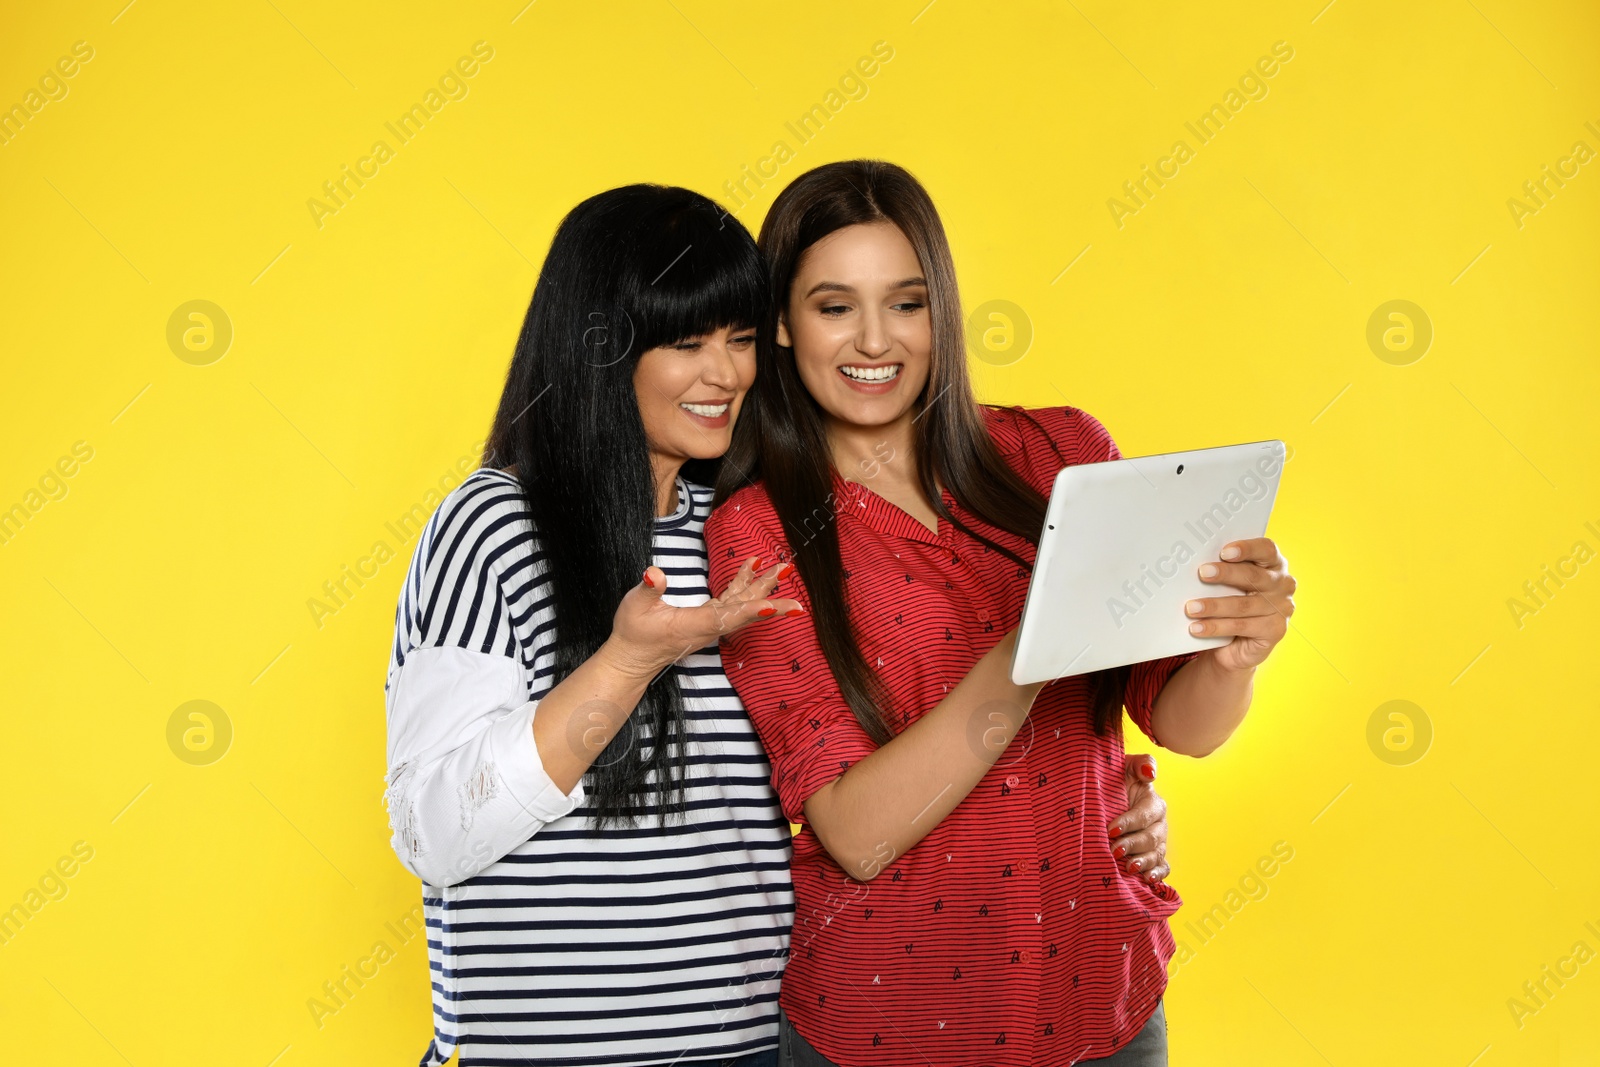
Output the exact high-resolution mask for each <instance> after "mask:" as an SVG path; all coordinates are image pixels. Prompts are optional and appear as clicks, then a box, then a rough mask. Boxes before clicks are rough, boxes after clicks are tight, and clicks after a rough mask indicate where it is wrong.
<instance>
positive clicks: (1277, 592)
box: [1185, 537, 1296, 671]
mask: <svg viewBox="0 0 1600 1067" xmlns="http://www.w3.org/2000/svg"><path fill="white" fill-rule="evenodd" d="M1235 551H1236V552H1237V555H1233V556H1230V555H1229V553H1230V552H1235ZM1200 580H1201V581H1203V582H1208V583H1211V584H1214V585H1226V586H1232V587H1233V588H1235V589H1239V590H1243V594H1242V595H1240V596H1215V597H1202V598H1199V599H1197V600H1191V601H1189V602H1188V604H1187V605H1185V610H1186V611H1187V613H1188V615H1189V618H1190V619H1191V620H1194V621H1192V622H1191V623H1190V624H1189V632H1190V633H1192V634H1194V635H1195V636H1196V637H1216V636H1231V637H1232V638H1233V640H1232V641H1230V642H1228V643H1227V644H1226V645H1220V646H1218V647H1217V648H1213V649H1211V650H1210V651H1211V653H1212V655H1214V656H1215V657H1216V659H1217V663H1218V665H1219V666H1222V667H1226V668H1228V669H1229V670H1235V671H1242V670H1248V669H1250V668H1252V667H1256V666H1258V665H1260V663H1261V661H1262V660H1264V659H1266V658H1267V656H1268V654H1270V653H1271V652H1272V649H1273V647H1274V646H1275V645H1277V643H1278V642H1279V641H1282V640H1283V635H1284V634H1286V633H1288V632H1289V616H1291V615H1293V614H1294V591H1295V584H1296V583H1295V580H1294V576H1293V575H1292V574H1290V573H1289V563H1288V561H1287V560H1285V559H1284V558H1283V553H1281V552H1279V551H1278V546H1277V544H1276V543H1274V542H1273V540H1272V538H1270V537H1253V538H1250V539H1248V540H1244V541H1230V542H1229V543H1228V544H1226V545H1223V546H1222V561H1221V562H1217V563H1205V564H1202V565H1201V567H1200ZM1197 627H1198V629H1197Z"/></svg>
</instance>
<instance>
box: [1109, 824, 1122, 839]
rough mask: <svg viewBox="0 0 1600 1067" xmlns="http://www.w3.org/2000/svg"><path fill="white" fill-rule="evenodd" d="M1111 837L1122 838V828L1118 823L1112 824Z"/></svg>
mask: <svg viewBox="0 0 1600 1067" xmlns="http://www.w3.org/2000/svg"><path fill="white" fill-rule="evenodd" d="M1111 836H1112V837H1121V836H1122V827H1120V826H1118V825H1117V824H1116V823H1112V824H1111Z"/></svg>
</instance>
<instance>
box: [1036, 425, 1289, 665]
mask: <svg viewBox="0 0 1600 1067" xmlns="http://www.w3.org/2000/svg"><path fill="white" fill-rule="evenodd" d="M1285 451H1286V450H1285V448H1284V444H1283V442H1282V441H1256V442H1253V443H1251V444H1243V445H1226V446H1223V447H1221V448H1202V449H1199V450H1197V451H1193V452H1169V453H1166V454H1164V455H1159V456H1142V457H1139V458H1137V459H1119V460H1112V461H1110V462H1108V463H1082V464H1078V465H1075V466H1071V467H1064V468H1062V470H1061V473H1060V474H1058V475H1056V481H1055V486H1054V488H1053V489H1052V490H1051V493H1050V506H1049V508H1048V510H1047V512H1046V514H1045V520H1044V530H1043V531H1041V532H1040V534H1039V552H1038V556H1037V557H1036V559H1035V562H1034V567H1033V580H1032V581H1031V582H1030V583H1029V585H1028V600H1027V603H1026V604H1025V605H1024V606H1023V609H1022V627H1021V629H1020V631H1019V632H1018V634H1017V650H1016V655H1015V656H1014V657H1013V659H1012V661H1011V680H1012V681H1013V682H1014V683H1016V684H1017V685H1026V684H1029V683H1031V682H1044V681H1049V680H1051V679H1054V678H1067V677H1071V676H1072V675H1076V674H1087V673H1089V672H1090V671H1098V670H1103V669H1105V668H1107V667H1120V666H1122V665H1124V664H1128V663H1142V662H1144V661H1145V660H1152V659H1162V658H1164V657H1166V656H1175V655H1178V654H1179V653H1183V652H1194V651H1197V650H1199V649H1205V648H1212V647H1214V646H1217V645H1225V644H1227V643H1228V642H1229V641H1230V640H1232V638H1231V637H1196V636H1194V635H1193V634H1191V633H1190V632H1189V623H1190V621H1191V620H1190V618H1189V617H1188V616H1187V615H1185V614H1184V610H1183V606H1184V604H1185V603H1186V602H1187V601H1189V600H1193V599H1195V598H1196V597H1207V596H1232V595H1234V594H1235V593H1237V592H1239V590H1235V589H1234V588H1233V587H1231V586H1220V585H1217V584H1216V583H1206V582H1202V581H1201V580H1200V574H1199V570H1200V565H1201V564H1202V563H1208V562H1216V561H1217V560H1219V559H1220V558H1221V557H1220V556H1219V555H1218V553H1219V552H1221V550H1222V546H1223V545H1225V544H1227V543H1228V542H1229V541H1238V540H1242V539H1245V538H1251V537H1262V536H1264V535H1265V534H1266V532H1267V517H1268V516H1269V515H1271V514H1272V502H1273V500H1274V499H1275V498H1276V497H1277V495H1278V479H1279V476H1280V475H1281V474H1282V472H1283V459H1284V454H1285Z"/></svg>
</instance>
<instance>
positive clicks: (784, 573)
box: [778, 563, 794, 578]
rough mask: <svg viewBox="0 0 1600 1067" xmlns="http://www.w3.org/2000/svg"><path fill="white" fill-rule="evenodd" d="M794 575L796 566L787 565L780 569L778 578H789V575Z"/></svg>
mask: <svg viewBox="0 0 1600 1067" xmlns="http://www.w3.org/2000/svg"><path fill="white" fill-rule="evenodd" d="M793 573H794V564H793V563H785V564H784V565H783V566H782V567H780V568H778V577H779V578H787V577H789V575H791V574H793Z"/></svg>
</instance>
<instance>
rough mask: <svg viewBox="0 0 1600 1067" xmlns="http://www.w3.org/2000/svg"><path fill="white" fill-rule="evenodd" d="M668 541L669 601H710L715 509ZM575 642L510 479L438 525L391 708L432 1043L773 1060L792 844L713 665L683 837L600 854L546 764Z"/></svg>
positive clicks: (393, 797)
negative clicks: (556, 672) (767, 1053)
mask: <svg viewBox="0 0 1600 1067" xmlns="http://www.w3.org/2000/svg"><path fill="white" fill-rule="evenodd" d="M679 500H680V506H679V508H678V510H677V512H676V513H675V514H674V515H672V516H669V517H666V518H662V519H658V520H657V522H656V532H655V551H654V562H655V564H656V565H657V566H658V567H660V568H661V569H662V570H663V571H664V572H666V574H667V576H668V589H667V592H666V594H665V597H664V599H665V600H666V602H667V603H669V604H673V605H675V606H684V607H687V606H692V605H695V604H699V603H702V602H704V601H705V600H706V599H708V597H709V595H710V594H709V590H708V588H707V566H706V556H705V542H704V540H703V539H702V536H701V530H702V529H703V527H704V524H705V520H706V517H707V515H708V514H709V512H710V503H711V493H710V491H709V490H707V489H705V488H703V487H700V486H694V485H690V484H689V483H687V482H683V481H681V480H680V482H679ZM555 622H556V621H555V618H554V613H553V608H552V604H551V598H550V590H549V583H548V578H547V576H546V573H545V569H544V560H543V557H542V555H541V554H540V553H539V551H538V546H537V540H536V538H535V536H534V534H533V531H532V530H531V528H530V525H529V520H528V515H527V511H526V509H525V508H524V507H523V505H522V502H521V496H520V492H519V489H518V486H517V483H516V482H515V481H514V479H513V478H512V477H511V476H510V475H508V474H506V473H504V472H501V471H495V470H488V469H485V470H479V471H476V472H474V473H473V474H472V475H471V476H470V477H469V478H468V479H467V480H466V481H465V482H463V483H462V484H461V485H460V486H459V487H457V488H456V489H455V490H454V491H453V492H452V493H451V494H450V495H449V496H448V497H447V498H446V499H445V500H444V502H443V503H442V504H441V505H440V507H439V509H438V511H437V512H436V513H435V514H434V515H433V517H432V518H431V519H430V520H429V522H428V525H427V527H426V528H425V529H424V531H423V534H422V536H421V537H420V538H419V540H418V545H417V549H416V554H415V556H414V557H413V559H412V564H411V570H410V572H409V573H408V575H407V577H406V582H405V586H404V588H403V590H402V592H401V596H400V604H399V609H398V611H397V613H396V620H395V644H394V649H393V653H392V657H391V662H390V666H389V674H388V680H387V682H386V685H385V689H386V694H387V706H388V718H389V760H388V766H389V768H390V770H389V789H388V792H387V794H386V800H387V801H388V805H389V812H390V822H391V826H392V828H393V830H394V837H393V840H392V844H393V847H394V849H395V852H396V855H398V856H399V858H400V860H401V862H402V864H404V865H405V866H406V868H407V869H408V870H410V871H411V872H412V873H413V874H415V875H417V876H418V878H420V879H421V880H422V881H423V883H424V885H423V908H424V912H425V916H426V920H427V925H428V957H429V963H430V969H431V973H432V976H433V1005H434V1041H433V1043H432V1044H431V1045H430V1047H429V1049H428V1052H427V1054H426V1055H425V1056H424V1058H423V1063H424V1064H438V1063H443V1062H444V1061H445V1060H446V1059H448V1058H449V1056H450V1054H451V1053H452V1052H453V1051H454V1050H455V1049H456V1048H457V1047H459V1049H460V1053H461V1060H460V1062H461V1063H462V1064H463V1067H468V1065H473V1064H479V1065H486V1064H507V1065H509V1064H522V1063H527V1062H530V1061H531V1062H536V1063H539V1064H548V1065H570V1067H577V1065H580V1064H607V1065H617V1067H626V1065H647V1064H649V1065H655V1064H660V1065H665V1064H671V1063H691V1062H693V1061H695V1060H706V1059H722V1058H728V1057H732V1056H736V1055H742V1054H744V1053H748V1052H755V1051H759V1050H762V1049H765V1048H771V1047H774V1046H775V1045H776V1043H777V1011H778V1009H777V997H778V984H779V978H780V976H781V974H782V970H783V964H784V961H785V958H786V956H787V952H788V941H789V927H790V924H791V922H792V920H793V893H792V890H791V886H790V881H789V869H788V863H789V854H790V847H789V842H790V834H789V826H788V823H787V821H786V820H785V819H784V818H783V815H782V814H781V812H780V811H779V808H778V804H777V800H776V798H775V796H774V794H773V791H772V788H771V784H770V780H769V779H770V775H771V770H770V767H769V765H768V763H767V759H766V755H765V754H764V753H763V751H762V749H761V747H760V744H759V743H758V741H757V739H756V736H755V732H754V730H753V729H752V727H751V725H750V721H749V719H748V717H747V716H746V715H745V712H744V709H743V707H742V705H741V704H740V703H739V700H738V697H737V695H736V694H735V692H734V690H733V688H732V686H731V685H730V684H729V683H728V680H727V677H726V676H725V675H724V674H723V671H722V663H721V659H720V657H719V656H718V654H717V650H716V648H715V646H712V647H709V648H706V649H702V650H700V651H699V652H696V653H692V654H690V655H687V656H685V657H684V658H683V659H682V660H680V661H679V670H678V674H679V683H680V685H681V686H682V688H683V692H684V705H685V715H686V719H687V723H688V752H687V755H688V768H687V774H688V779H687V782H686V790H685V803H686V806H687V811H688V819H687V822H685V823H677V824H671V825H666V826H663V825H662V824H661V820H660V819H659V818H658V817H656V816H648V817H646V818H644V819H643V820H641V822H640V823H639V825H638V826H636V827H633V828H626V827H625V828H617V829H607V830H597V829H596V828H595V827H594V823H593V820H592V819H591V818H590V815H591V811H590V809H589V808H588V807H587V806H586V804H585V800H586V793H585V789H584V786H583V785H582V784H581V783H580V784H579V785H578V786H577V787H576V788H574V789H573V790H572V792H571V793H566V794H563V793H562V792H561V791H560V790H559V789H558V788H557V787H556V786H555V785H554V783H553V782H551V781H550V779H549V777H548V775H546V774H545V772H544V768H543V765H542V763H541V762H540V760H539V757H538V752H537V749H536V747H535V745H534V743H533V736H532V727H531V722H532V716H533V714H534V710H535V708H536V702H537V701H538V700H539V699H540V698H541V697H542V696H543V695H544V694H545V693H547V692H548V691H549V690H550V689H551V688H552V686H553V682H554V679H553V669H554V668H553V662H554V648H553V638H554V630H555Z"/></svg>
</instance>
